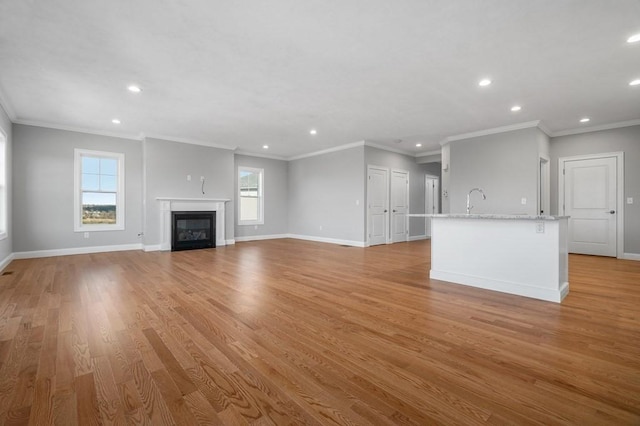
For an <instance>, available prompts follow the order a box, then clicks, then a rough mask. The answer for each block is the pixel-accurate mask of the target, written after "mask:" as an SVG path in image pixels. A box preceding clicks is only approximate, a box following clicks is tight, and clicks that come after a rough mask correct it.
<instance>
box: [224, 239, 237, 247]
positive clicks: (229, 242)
mask: <svg viewBox="0 0 640 426" xmlns="http://www.w3.org/2000/svg"><path fill="white" fill-rule="evenodd" d="M235 243H236V240H225V245H227V246H232V245H234V244H235Z"/></svg>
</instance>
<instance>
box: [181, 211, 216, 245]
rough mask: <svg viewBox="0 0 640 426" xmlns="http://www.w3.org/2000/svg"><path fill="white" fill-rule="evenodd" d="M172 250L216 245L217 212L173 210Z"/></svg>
mask: <svg viewBox="0 0 640 426" xmlns="http://www.w3.org/2000/svg"><path fill="white" fill-rule="evenodd" d="M171 223H172V228H171V251H178V250H194V249H201V248H212V247H215V246H216V212H214V211H212V212H200V211H196V212H171Z"/></svg>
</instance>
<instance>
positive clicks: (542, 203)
mask: <svg viewBox="0 0 640 426" xmlns="http://www.w3.org/2000/svg"><path fill="white" fill-rule="evenodd" d="M539 165H540V168H539V170H538V173H539V175H538V177H539V180H538V214H539V215H548V214H550V213H549V212H550V207H549V206H550V205H551V178H550V173H549V158H547V157H542V156H541V157H540V163H539Z"/></svg>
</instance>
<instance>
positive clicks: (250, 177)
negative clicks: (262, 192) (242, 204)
mask: <svg viewBox="0 0 640 426" xmlns="http://www.w3.org/2000/svg"><path fill="white" fill-rule="evenodd" d="M258 176H259V175H258V173H253V172H245V171H242V172H240V188H257V187H258Z"/></svg>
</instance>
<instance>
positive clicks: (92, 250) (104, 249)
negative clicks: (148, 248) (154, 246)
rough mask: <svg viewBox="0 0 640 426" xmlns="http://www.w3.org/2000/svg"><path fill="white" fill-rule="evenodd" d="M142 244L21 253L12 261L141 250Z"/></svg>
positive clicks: (15, 254) (14, 254)
mask: <svg viewBox="0 0 640 426" xmlns="http://www.w3.org/2000/svg"><path fill="white" fill-rule="evenodd" d="M142 249H143V247H142V244H121V245H114V246H96V247H77V248H69V249H55V250H36V251H21V252H17V253H13V256H14V259H33V258H36V257H53V256H69V255H74V254H90V253H105V252H110V251H126V250H142Z"/></svg>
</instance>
